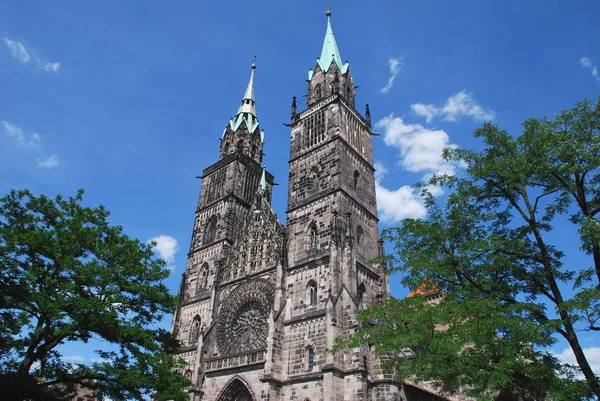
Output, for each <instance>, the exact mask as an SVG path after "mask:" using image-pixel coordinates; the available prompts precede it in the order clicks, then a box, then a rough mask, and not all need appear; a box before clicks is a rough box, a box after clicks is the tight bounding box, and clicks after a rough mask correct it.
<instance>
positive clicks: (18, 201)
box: [0, 190, 189, 401]
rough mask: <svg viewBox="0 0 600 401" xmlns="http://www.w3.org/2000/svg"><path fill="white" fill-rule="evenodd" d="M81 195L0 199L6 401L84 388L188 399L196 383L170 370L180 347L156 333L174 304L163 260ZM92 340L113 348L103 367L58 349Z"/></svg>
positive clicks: (1, 373)
mask: <svg viewBox="0 0 600 401" xmlns="http://www.w3.org/2000/svg"><path fill="white" fill-rule="evenodd" d="M82 197H83V191H81V190H80V191H79V192H78V194H77V196H75V197H70V198H69V199H65V198H63V197H61V196H57V197H56V199H54V200H53V199H50V198H48V197H46V196H34V195H33V194H32V193H31V192H29V191H27V190H22V191H14V190H13V191H11V192H10V193H9V194H8V195H6V196H4V197H3V198H0V394H2V399H14V400H19V401H21V400H25V399H35V400H41V399H48V400H54V399H61V397H65V396H67V395H68V393H69V392H71V391H72V390H73V388H74V386H80V387H81V386H82V387H88V388H92V389H94V390H95V391H96V393H97V394H98V396H99V397H108V398H110V399H113V400H125V399H140V400H141V399H147V398H148V396H149V395H151V394H154V396H155V397H156V398H157V399H159V400H165V399H167V397H168V399H174V400H187V397H186V394H185V392H184V389H185V387H186V386H187V385H188V384H189V381H188V380H187V379H186V378H185V377H184V376H182V375H180V374H176V373H173V372H172V370H173V369H175V368H177V367H179V366H180V362H179V361H177V360H176V359H175V358H174V357H173V351H174V349H175V348H176V347H177V346H178V344H177V343H176V341H175V340H174V339H173V337H172V336H171V335H170V334H169V333H168V332H166V331H165V330H163V329H159V328H156V323H157V322H158V321H159V320H160V319H161V318H162V317H163V316H164V315H165V314H168V313H171V312H172V311H173V309H174V307H175V305H176V299H175V297H173V296H171V295H169V292H168V290H167V288H166V287H165V286H164V285H163V284H162V281H163V280H164V279H165V278H166V277H167V276H168V274H169V272H168V270H167V269H166V268H165V262H164V261H163V260H160V259H157V258H155V257H154V255H153V251H152V246H153V244H144V243H142V242H140V241H139V240H136V239H131V238H129V237H128V236H127V235H125V234H124V233H123V229H122V227H120V226H111V225H110V224H109V222H108V216H109V213H108V212H107V211H106V210H105V208H104V207H102V206H100V207H98V208H88V207H84V206H82V205H81V202H82ZM91 339H96V340H102V341H104V342H105V343H106V344H111V346H109V347H107V348H105V349H104V350H103V351H102V350H98V351H97V353H98V355H99V357H100V358H99V360H100V361H99V362H94V363H90V364H72V363H66V362H64V361H63V360H62V359H61V354H60V345H61V344H63V343H65V342H72V341H80V342H84V343H87V342H88V341H89V340H91ZM71 398H72V397H71Z"/></svg>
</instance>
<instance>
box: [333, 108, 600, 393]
mask: <svg viewBox="0 0 600 401" xmlns="http://www.w3.org/2000/svg"><path fill="white" fill-rule="evenodd" d="M523 128H524V132H523V134H522V135H521V136H519V137H518V138H513V137H512V136H510V135H509V134H508V133H507V132H506V131H502V130H500V129H499V128H498V127H496V126H494V125H491V124H485V125H484V126H483V127H482V128H480V129H478V130H477V131H476V132H475V137H477V138H480V139H481V140H482V141H483V143H484V144H485V149H484V150H483V151H481V152H476V151H472V150H465V149H446V150H445V151H444V158H445V159H446V160H447V161H454V162H459V163H462V164H464V165H465V166H466V172H465V174H464V175H463V176H461V177H451V176H436V177H433V178H432V179H431V181H430V182H429V183H428V185H438V186H442V187H444V188H446V190H447V191H446V193H447V196H446V199H445V204H443V205H441V203H442V202H441V200H439V199H435V198H434V197H433V196H432V195H431V194H430V193H429V192H428V191H427V187H425V186H422V187H421V188H422V195H423V197H424V199H425V204H426V207H427V210H428V214H427V217H426V218H423V219H406V220H404V221H403V222H402V224H401V225H400V227H396V228H391V229H388V230H385V231H384V233H383V238H384V239H385V240H387V241H390V242H391V243H392V244H393V247H394V253H393V254H392V255H390V256H388V257H387V260H386V261H385V262H386V263H387V264H388V268H389V271H390V272H401V273H404V276H403V277H404V278H403V280H402V282H403V284H404V285H406V286H408V287H409V288H413V289H414V288H417V287H418V286H419V285H420V284H421V283H423V282H424V280H430V281H431V282H433V283H435V284H436V285H437V286H438V287H439V288H440V289H441V290H443V291H444V292H445V293H446V294H447V296H446V297H445V298H443V299H442V300H441V302H439V303H430V302H426V299H424V298H423V297H419V296H417V297H413V298H408V299H404V300H391V301H388V302H385V303H381V304H377V305H375V306H374V307H372V308H371V309H370V310H367V311H365V312H364V313H362V314H361V315H360V317H359V320H360V321H361V322H362V324H363V326H362V327H361V328H360V329H358V330H357V332H356V334H355V336H354V338H352V339H350V340H349V341H340V342H339V343H338V345H337V348H336V349H337V350H339V349H342V348H344V347H354V346H358V345H360V344H363V343H365V342H368V343H369V344H371V345H372V346H373V347H374V349H375V350H376V352H377V353H379V354H380V355H383V354H385V355H388V356H391V357H392V363H391V367H393V368H394V369H395V371H396V373H397V374H398V377H399V378H401V379H406V378H411V377H412V378H414V377H415V375H416V376H417V377H418V378H419V379H421V380H439V381H441V382H442V383H443V386H444V390H446V391H448V392H455V391H457V390H458V389H459V388H460V387H461V386H467V387H466V388H467V392H468V393H469V394H471V395H473V396H475V397H476V398H477V399H481V400H490V399H496V398H495V397H498V398H497V399H513V398H514V399H544V397H545V396H546V395H548V396H552V397H554V398H553V399H554V400H582V399H588V398H589V397H591V396H592V394H593V395H595V396H596V397H600V384H599V381H598V378H597V377H596V376H595V375H594V373H593V372H592V370H591V368H590V366H589V363H588V362H587V360H586V358H585V355H584V353H583V351H582V347H581V345H580V343H579V338H578V336H579V333H580V332H581V331H598V330H600V327H599V326H598V322H599V319H600V222H599V221H598V218H597V214H598V213H599V212H600V174H599V173H600V170H599V167H600V102H598V103H597V104H596V105H592V104H591V102H589V101H587V100H586V101H584V102H580V103H577V104H576V106H575V108H573V109H571V110H565V111H563V112H562V113H560V114H559V115H557V116H555V117H554V118H553V119H547V118H544V119H530V120H527V121H526V122H525V123H524V124H523ZM569 224H572V225H574V228H575V229H576V230H575V231H577V232H578V233H579V236H580V243H581V252H582V255H581V258H582V259H585V258H586V257H585V255H589V257H588V258H587V260H586V262H585V263H586V264H585V265H568V264H566V260H565V258H564V255H563V251H562V250H561V249H560V243H558V244H556V243H552V242H551V240H550V239H549V238H550V237H551V235H553V234H554V235H556V231H557V230H560V227H562V226H564V225H569ZM553 231H554V232H553ZM553 238H556V237H553ZM554 241H556V240H554ZM590 266H591V267H590ZM566 288H569V289H570V288H573V289H574V291H575V293H574V294H573V295H572V296H569V297H567V296H565V295H564V289H566ZM569 294H570V292H569ZM557 336H562V337H563V338H564V339H565V340H567V342H568V343H569V345H570V346H571V349H572V350H573V352H574V354H575V356H576V359H577V361H578V366H577V369H578V370H579V371H580V372H582V373H583V375H584V376H585V381H583V380H578V379H576V377H575V371H574V370H573V369H572V368H570V367H568V366H561V365H560V363H559V362H558V361H557V360H556V358H555V357H554V356H553V355H552V354H551V353H549V352H547V351H543V350H544V349H547V347H548V346H549V345H551V344H553V343H554V342H555V341H556V337H557ZM408 349H410V350H411V352H412V354H410V353H409V354H408V357H407V356H406V352H405V353H402V352H400V353H399V351H401V350H408ZM511 397H513V398H511Z"/></svg>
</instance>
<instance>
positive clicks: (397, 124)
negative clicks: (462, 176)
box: [375, 114, 461, 223]
mask: <svg viewBox="0 0 600 401" xmlns="http://www.w3.org/2000/svg"><path fill="white" fill-rule="evenodd" d="M375 126H376V127H377V128H379V129H382V130H383V140H384V142H385V144H386V145H388V146H391V147H394V148H397V149H398V151H399V163H400V166H402V167H403V168H404V169H406V170H408V171H412V172H415V173H422V174H423V178H422V179H421V182H425V183H426V182H427V181H429V179H430V178H431V176H432V175H433V174H448V175H454V174H456V171H457V169H458V168H460V167H461V164H460V163H457V162H448V161H445V160H444V159H443V158H442V152H443V150H444V149H445V148H455V147H456V145H455V144H453V143H451V142H450V137H449V136H448V134H447V133H446V132H445V131H443V130H441V129H429V128H426V127H424V126H423V125H421V124H407V123H406V122H404V120H403V119H402V118H401V117H395V116H394V115H393V114H390V115H389V116H387V117H384V118H383V119H381V120H379V121H378V122H377V123H375ZM386 173H387V169H386V168H385V167H384V166H383V165H382V164H381V163H375V190H376V192H377V209H378V211H379V217H380V218H381V220H382V221H383V222H388V223H394V222H398V221H400V220H402V219H405V218H422V217H424V216H425V215H426V214H427V209H426V208H425V204H424V200H423V198H422V197H421V194H420V192H421V190H420V189H419V188H415V187H412V186H409V185H404V186H401V187H399V188H398V189H395V190H393V189H388V188H386V187H384V185H383V184H382V178H383V176H384V175H385V174H386ZM427 189H428V191H429V192H430V193H431V194H432V195H434V196H440V195H442V194H443V193H444V191H443V189H442V188H441V187H438V186H431V185H430V186H428V187H427Z"/></svg>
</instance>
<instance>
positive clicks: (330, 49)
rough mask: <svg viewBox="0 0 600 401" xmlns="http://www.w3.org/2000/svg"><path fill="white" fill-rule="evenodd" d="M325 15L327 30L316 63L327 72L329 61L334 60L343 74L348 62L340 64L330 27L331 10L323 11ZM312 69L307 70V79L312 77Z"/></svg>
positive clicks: (340, 60)
mask: <svg viewBox="0 0 600 401" xmlns="http://www.w3.org/2000/svg"><path fill="white" fill-rule="evenodd" d="M325 15H327V30H326V31H325V40H324V41H323V49H322V50H321V57H320V58H318V59H317V63H318V64H319V66H320V67H321V70H322V71H323V72H327V70H329V67H330V66H331V61H332V60H333V61H335V63H336V64H337V66H338V68H339V69H340V72H341V73H342V74H345V73H346V72H347V71H348V63H346V64H342V56H340V51H339V50H338V47H337V42H336V41H335V36H334V35H333V29H331V10H327V11H326V12H325ZM312 73H313V72H312V70H310V71H309V72H308V79H312Z"/></svg>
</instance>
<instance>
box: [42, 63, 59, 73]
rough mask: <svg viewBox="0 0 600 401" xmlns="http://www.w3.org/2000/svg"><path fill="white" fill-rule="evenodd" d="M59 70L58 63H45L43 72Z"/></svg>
mask: <svg viewBox="0 0 600 401" xmlns="http://www.w3.org/2000/svg"><path fill="white" fill-rule="evenodd" d="M59 68H60V63H59V62H56V63H46V65H45V66H44V71H52V72H57V71H58V69H59Z"/></svg>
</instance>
